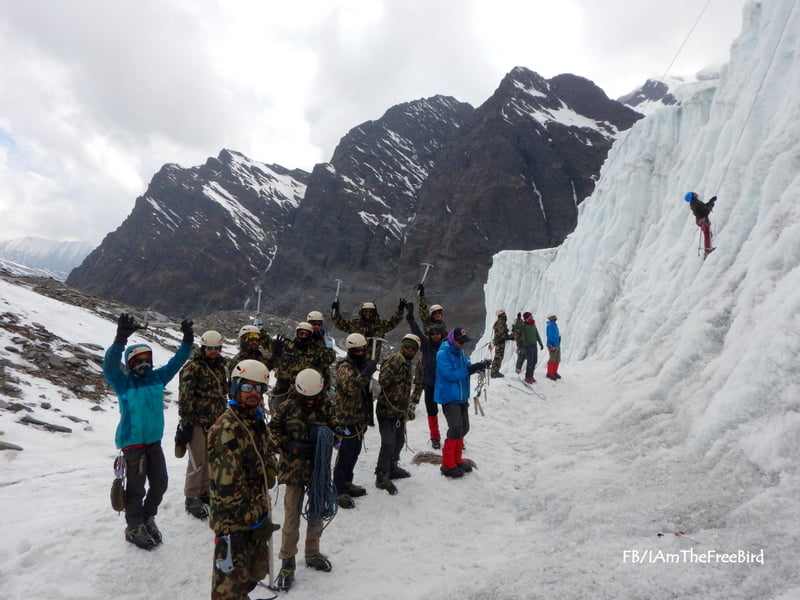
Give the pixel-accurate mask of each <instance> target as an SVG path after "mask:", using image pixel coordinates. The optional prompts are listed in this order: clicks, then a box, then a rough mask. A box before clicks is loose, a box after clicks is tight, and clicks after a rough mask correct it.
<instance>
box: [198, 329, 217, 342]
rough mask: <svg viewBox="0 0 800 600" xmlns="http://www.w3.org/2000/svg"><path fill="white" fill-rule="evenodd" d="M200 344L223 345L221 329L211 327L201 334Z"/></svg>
mask: <svg viewBox="0 0 800 600" xmlns="http://www.w3.org/2000/svg"><path fill="white" fill-rule="evenodd" d="M200 345H201V346H222V336H221V335H220V333H219V331H214V330H213V329H209V330H208V331H206V332H205V333H204V334H203V335H201V336H200Z"/></svg>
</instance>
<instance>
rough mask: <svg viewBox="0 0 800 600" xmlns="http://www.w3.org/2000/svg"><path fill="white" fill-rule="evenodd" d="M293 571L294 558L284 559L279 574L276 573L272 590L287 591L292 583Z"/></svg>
mask: <svg viewBox="0 0 800 600" xmlns="http://www.w3.org/2000/svg"><path fill="white" fill-rule="evenodd" d="M294 570H295V562H294V556H292V557H290V558H284V559H283V562H282V563H281V572H280V573H278V576H277V577H276V578H275V585H274V588H275V589H276V590H279V591H287V590H289V589H290V588H291V587H292V584H293V583H294Z"/></svg>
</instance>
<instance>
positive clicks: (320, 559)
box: [306, 553, 333, 573]
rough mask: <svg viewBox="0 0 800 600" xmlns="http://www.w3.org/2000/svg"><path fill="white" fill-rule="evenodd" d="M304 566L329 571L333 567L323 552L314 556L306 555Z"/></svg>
mask: <svg viewBox="0 0 800 600" xmlns="http://www.w3.org/2000/svg"><path fill="white" fill-rule="evenodd" d="M306 567H308V568H310V569H316V570H317V571H325V572H326V573H327V572H328V571H330V570H331V569H332V568H333V567H332V566H331V561H329V560H328V557H327V556H325V555H324V554H320V553H317V554H315V555H314V556H306Z"/></svg>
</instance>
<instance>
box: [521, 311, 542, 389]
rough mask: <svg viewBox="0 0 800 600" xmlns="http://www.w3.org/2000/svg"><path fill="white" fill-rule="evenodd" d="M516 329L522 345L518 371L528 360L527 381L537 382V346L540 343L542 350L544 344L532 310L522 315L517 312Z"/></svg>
mask: <svg viewBox="0 0 800 600" xmlns="http://www.w3.org/2000/svg"><path fill="white" fill-rule="evenodd" d="M514 329H515V330H516V331H517V334H518V340H519V342H520V346H521V348H520V349H519V354H518V355H517V367H516V371H517V373H520V372H521V371H522V365H523V363H525V361H527V363H528V364H527V366H526V367H525V383H536V379H534V377H533V370H534V369H535V368H536V362H537V361H538V352H537V350H536V346H537V345H538V346H539V349H540V350H544V344H542V336H540V335H539V330H538V329H537V327H536V321H534V320H533V315H532V314H531V313H530V312H526V313H524V314H522V315H520V314H519V313H517V320H516V322H515V323H514Z"/></svg>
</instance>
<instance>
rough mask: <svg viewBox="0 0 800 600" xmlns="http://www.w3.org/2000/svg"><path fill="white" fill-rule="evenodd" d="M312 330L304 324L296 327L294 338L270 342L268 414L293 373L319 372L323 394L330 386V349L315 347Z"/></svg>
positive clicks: (282, 396) (285, 391)
mask: <svg viewBox="0 0 800 600" xmlns="http://www.w3.org/2000/svg"><path fill="white" fill-rule="evenodd" d="M313 333H314V331H313V328H312V327H311V324H310V323H307V322H305V321H303V322H301V323H298V324H297V329H296V330H295V338H294V339H293V340H287V339H284V338H283V337H281V336H277V337H276V338H275V340H274V341H273V351H272V358H273V362H274V363H275V379H276V381H275V387H274V388H273V390H272V396H271V397H270V401H269V408H270V412H271V413H272V414H275V412H276V411H277V410H278V407H279V406H280V405H281V404H282V403H283V401H284V400H285V399H286V397H287V394H288V393H289V391H290V390H291V387H292V383H293V382H294V380H295V378H296V377H297V374H298V373H299V372H300V371H303V370H304V369H314V370H315V371H319V372H320V374H321V375H322V379H323V381H324V385H325V391H326V392H327V391H328V390H329V389H330V387H331V363H332V362H333V360H334V359H335V356H336V355H335V354H334V353H333V350H330V349H328V348H325V347H324V346H321V345H320V344H317V343H316V342H314V340H313V339H312V336H313Z"/></svg>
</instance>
